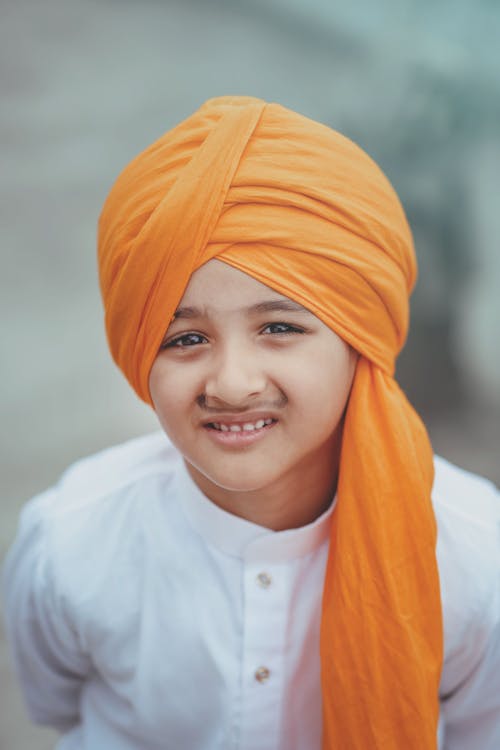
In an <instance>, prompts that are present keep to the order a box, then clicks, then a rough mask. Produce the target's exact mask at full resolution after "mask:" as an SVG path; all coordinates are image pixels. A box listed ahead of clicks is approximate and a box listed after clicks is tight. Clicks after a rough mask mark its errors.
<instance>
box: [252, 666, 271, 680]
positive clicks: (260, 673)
mask: <svg viewBox="0 0 500 750" xmlns="http://www.w3.org/2000/svg"><path fill="white" fill-rule="evenodd" d="M270 674H271V673H270V671H269V670H268V668H267V667H259V668H258V669H256V670H255V679H256V680H257V682H267V681H268V679H269V675H270Z"/></svg>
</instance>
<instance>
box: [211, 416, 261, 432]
mask: <svg viewBox="0 0 500 750" xmlns="http://www.w3.org/2000/svg"><path fill="white" fill-rule="evenodd" d="M272 421H273V420H272V419H258V420H257V421H256V422H255V423H254V422H245V423H244V424H243V425H241V424H230V425H227V424H223V423H222V422H212V424H213V426H214V427H215V429H216V430H220V431H221V432H252V430H261V429H262V428H263V427H265V426H266V425H268V424H271V423H272Z"/></svg>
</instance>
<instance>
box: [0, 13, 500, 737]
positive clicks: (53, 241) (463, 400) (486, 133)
mask: <svg viewBox="0 0 500 750" xmlns="http://www.w3.org/2000/svg"><path fill="white" fill-rule="evenodd" d="M0 12H1V17H0V62H1V66H0V72H1V76H0V92H1V109H0V130H1V135H2V138H1V143H0V162H1V168H0V196H1V200H0V211H1V215H0V219H1V252H2V273H1V282H0V283H1V297H0V306H1V323H2V339H1V340H2V346H1V349H0V356H1V358H2V360H1V373H2V388H1V394H0V408H1V419H2V427H3V429H2V436H1V441H2V444H1V467H0V468H1V477H2V481H1V493H2V497H1V505H0V514H1V515H0V518H1V526H0V561H1V559H2V558H3V556H4V554H5V551H6V549H7V547H8V544H9V542H10V541H11V539H12V537H13V535H14V532H15V527H16V523H17V517H18V513H19V510H20V508H21V505H22V504H23V502H25V500H26V499H27V498H28V497H30V496H31V495H32V494H34V493H35V492H37V491H39V490H41V489H43V488H44V487H46V486H47V485H49V484H50V483H52V482H54V481H55V480H56V478H57V476H58V474H59V473H60V472H61V471H62V470H63V468H64V467H65V466H66V465H67V464H68V463H69V462H71V461H73V460H74V459H76V458H77V457H79V456H81V455H85V454H88V453H92V452H93V451H95V450H97V449H99V448H101V447H103V446H105V445H108V444H110V443H113V442H118V441H120V440H123V439H125V438H127V437H129V436H132V435H135V434H139V433H141V432H144V431H147V430H149V429H151V427H153V426H154V425H155V421H154V418H153V415H152V414H151V413H150V412H149V410H148V409H146V407H144V406H142V405H141V404H140V403H138V402H137V400H136V399H135V397H134V396H133V394H132V393H131V392H130V391H129V389H128V386H127V385H126V384H125V382H124V381H123V380H122V377H121V376H120V374H119V373H118V372H117V371H116V370H115V368H114V366H113V365H112V363H111V361H110V359H109V356H108V354H107V350H106V344H105V339H104V334H103V330H102V312H101V305H100V300H99V296H98V289H97V283H96V267H95V224H96V219H97V216H98V213H99V210H100V206H101V204H102V201H103V199H104V197H105V195H106V192H107V190H108V189H109V187H110V185H111V182H112V181H113V179H114V178H115V176H116V175H117V173H118V171H119V170H120V169H121V168H122V167H123V166H124V165H125V163H126V162H127V161H128V160H129V159H130V158H131V157H132V156H134V155H135V154H136V153H137V152H138V151H139V150H141V149H142V148H143V147H145V146H146V145H148V144H149V142H150V141H152V140H153V139H155V138H157V137H158V136H159V135H160V134H161V133H162V132H164V131H165V130H166V129H168V128H169V127H171V126H172V125H174V124H175V123H176V122H177V121H179V120H180V119H182V118H183V117H185V116H187V115H188V114H190V113H191V112H192V111H193V110H194V109H196V108H197V107H198V106H199V104H200V103H201V102H202V101H203V100H204V99H206V98H208V97H211V96H216V95H220V94H228V93H235V94H238V93H241V94H251V95H256V96H261V97H263V98H265V99H268V100H275V101H278V102H280V103H282V104H284V105H286V106H289V107H291V108H294V109H297V110H299V111H301V112H303V113H304V114H306V115H308V116H310V117H313V118H316V119H319V120H321V121H323V122H326V123H328V124H331V125H332V126H334V127H335V128H337V129H339V130H342V131H343V132H345V133H346V134H347V135H350V136H351V137H353V138H354V139H355V140H357V141H358V142H359V143H360V144H361V145H362V146H363V147H364V148H366V149H367V150H368V151H369V152H370V153H371V154H372V156H373V157H374V158H375V159H376V160H377V161H378V162H379V163H380V164H381V165H382V166H383V168H384V169H385V171H386V172H387V173H388V175H389V176H390V178H391V179H392V181H393V183H394V184H395V186H396V189H397V190H398V192H399V193H400V195H401V197H402V199H403V202H404V204H405V206H406V209H407V212H408V215H409V218H410V222H411V224H412V226H413V228H414V232H415V238H416V245H417V251H418V255H419V260H420V269H421V277H420V281H419V285H418V287H417V291H416V293H415V295H414V298H413V302H412V310H413V324H414V325H413V329H412V333H411V336H410V340H409V343H408V347H407V349H406V351H405V353H404V355H403V357H402V359H401V364H400V368H399V374H400V378H401V381H402V383H403V385H404V387H405V388H406V390H407V391H408V393H409V395H410V398H411V399H412V400H413V401H414V403H415V404H416V405H417V407H418V408H419V409H420V410H421V412H422V413H423V414H424V417H425V419H426V421H427V424H428V426H429V429H430V432H431V436H432V438H433V441H434V444H435V447H436V449H437V450H438V451H439V452H441V453H442V454H444V455H445V456H447V457H448V458H450V459H451V460H454V461H456V462H458V463H461V464H462V465H463V466H465V467H467V468H470V469H472V470H475V471H478V472H481V473H484V474H486V475H487V476H489V477H491V478H492V479H494V480H496V481H497V483H498V482H499V481H500V468H499V466H500V462H499V460H498V459H499V452H498V445H499V437H500V429H499V416H500V375H499V373H500V347H499V346H498V332H497V329H498V327H499V322H500V304H499V289H500V252H499V249H500V240H499V237H500V211H499V192H500V191H499V177H498V175H499V174H500V138H499V122H500V121H499V114H500V96H499V94H500V81H499V76H500V73H499V71H500V56H499V53H498V51H497V48H498V39H499V38H500V10H499V9H498V5H497V4H496V3H494V2H492V1H490V2H488V0H482V1H479V0H477V1H476V2H475V3H469V2H466V1H465V0H453V1H452V0H448V1H445V0H442V1H441V2H440V3H439V4H437V3H431V2H430V0H406V1H405V0H384V1H383V2H378V3H372V2H369V0H365V1H363V2H353V3H343V2H338V3H336V2H333V1H332V0H328V1H327V0H323V1H321V0H307V2H306V0H267V1H266V2H265V1H264V0H255V1H254V2H252V1H251V0H247V1H246V2H245V1H244V0H234V1H233V2H229V1H226V2H224V1H223V0H220V1H214V2H210V1H209V0H206V1H205V2H202V1H201V0H199V2H196V1H195V0H183V1H182V2H181V0H179V1H178V2H175V1H174V0H172V1H170V2H167V1H165V2H160V0H157V1H156V2H155V1H154V0H142V2H139V1H138V0H136V1H135V2H134V0H122V1H121V2H119V1H118V0H101V2H97V1H96V0H94V1H92V0H64V1H63V0H45V2H43V3H42V2H36V1H35V0H19V1H18V2H14V1H13V0H12V2H8V1H7V0H3V1H2V2H0ZM53 740H54V735H53V734H52V733H51V732H49V731H45V730H40V729H34V728H31V727H30V725H29V722H28V720H27V718H26V717H25V714H24V710H23V708H22V705H21V702H20V698H19V695H18V692H17V687H16V686H15V683H14V681H13V679H12V677H11V676H10V672H9V668H8V664H7V654H6V649H5V643H4V640H3V637H2V631H1V630H0V748H1V750H26V749H27V748H35V747H36V748H38V749H39V750H44V749H45V748H49V747H51V746H52V744H53Z"/></svg>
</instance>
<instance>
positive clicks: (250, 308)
mask: <svg viewBox="0 0 500 750" xmlns="http://www.w3.org/2000/svg"><path fill="white" fill-rule="evenodd" d="M210 311H215V312H223V313H231V314H236V313H255V314H258V313H263V312H273V311H284V312H308V311H307V310H306V308H304V307H303V306H302V305H301V304H299V303H298V302H295V301H294V300H292V299H289V298H288V297H286V296H284V295H282V294H280V293H279V292H277V291H275V290H274V289H272V288H271V287H269V286H267V285H266V284H263V283H262V282H260V281H258V280H257V279H254V278H253V276H250V275H249V274H247V273H244V272H243V271H240V270H238V269H237V268H234V267H233V266H230V265H229V264H227V263H224V262H223V261H220V260H217V259H212V260H210V261H208V262H207V263H205V264H204V265H202V266H201V267H200V268H198V269H197V270H196V271H195V272H194V273H193V274H192V276H191V278H190V281H189V284H188V286H187V288H186V290H185V292H184V294H183V296H182V299H181V301H180V303H179V305H178V307H177V309H176V311H175V314H174V319H179V318H193V317H197V316H200V315H202V314H208V313H209V312H210Z"/></svg>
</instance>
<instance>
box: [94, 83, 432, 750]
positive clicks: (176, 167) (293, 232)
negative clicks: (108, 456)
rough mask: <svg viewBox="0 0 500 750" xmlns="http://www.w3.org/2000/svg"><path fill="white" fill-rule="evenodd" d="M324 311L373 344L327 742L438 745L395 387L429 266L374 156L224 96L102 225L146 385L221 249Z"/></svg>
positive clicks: (161, 153)
mask: <svg viewBox="0 0 500 750" xmlns="http://www.w3.org/2000/svg"><path fill="white" fill-rule="evenodd" d="M215 257H216V258H218V259H220V260H223V261H224V262H226V263H229V264H231V265H233V266H234V267H236V268H238V269H239V270H241V271H244V272H245V273H248V274H250V275H251V276H253V277H254V278H256V279H257V280H258V281H261V282H263V283H264V284H267V285H268V286H269V287H271V288H273V289H275V290H276V291H278V292H280V293H282V294H284V295H286V296H288V297H290V298H291V299H294V300H296V301H298V302H300V303H301V304H303V305H304V306H306V307H307V308H309V309H310V310H311V311H312V312H313V313H315V314H316V315H317V316H318V318H320V319H321V320H322V321H323V322H325V323H326V324H327V325H328V326H330V327H331V328H332V329H333V330H334V331H335V332H336V333H337V334H339V335H340V336H341V337H342V338H344V339H345V340H346V341H347V342H348V343H349V344H351V345H352V346H353V347H354V348H355V349H356V350H357V351H358V352H359V353H360V355H361V357H360V360H359V362H358V366H357V369H356V375H355V378H354V383H353V388H352V392H351V395H350V399H349V404H348V408H347V412H346V418H345V425H344V433H343V441H342V453H341V460H340V469H339V479H338V488H337V495H338V503H337V508H336V511H335V513H334V518H333V522H332V528H331V537H330V549H329V557H328V562H327V566H326V575H325V584H324V599H323V610H322V623H321V665H322V691H323V729H324V748H328V749H329V750H333V748H338V747H349V748H351V749H352V750H366V748H367V747H370V748H373V749H374V750H376V749H377V748H380V749H382V748H383V750H396V749H397V750H400V748H401V747H404V748H406V750H412V749H415V750H417V749H418V750H423V749H424V748H425V749H426V750H427V749H430V748H435V747H436V736H437V720H438V685H439V679H440V674H441V668H442V658H443V642H442V641H443V636H442V612H441V601H440V592H439V580H438V572H437V564H436V554H435V547H436V523H435V518H434V514H433V511H432V506H431V500H430V492H431V487H432V481H433V463H432V451H431V447H430V443H429V440H428V437H427V434H426V431H425V429H424V427H423V425H422V423H421V421H420V419H419V418H418V416H417V415H416V414H415V412H414V411H413V409H412V408H411V406H410V405H409V404H408V402H407V400H406V398H405V397H404V395H403V393H402V392H401V390H400V389H399V387H398V385H397V384H396V382H395V380H394V378H393V373H394V363H395V358H396V356H397V354H398V352H399V350H400V348H401V346H402V345H403V343H404V340H405V336H406V332H407V327H408V296H409V293H410V291H411V289H412V287H413V284H414V282H415V276H416V264H415V257H414V252H413V245H412V238H411V233H410V231H409V228H408V224H407V221H406V218H405V215H404V212H403V209H402V208H401V205H400V203H399V200H398V198H397V196H396V194H395V192H394V190H393V189H392V187H391V185H390V184H389V182H388V180H387V179H386V178H385V176H384V175H383V174H382V172H381V171H380V169H379V168H378V167H377V166H376V164H375V163H374V162H373V161H372V160H371V159H370V158H369V157H368V156H367V155H366V154H365V153H364V152H363V151H362V150H361V149H359V148H358V147H357V146H356V145H354V144H353V143H352V142H351V141H349V140H348V139H346V138H344V137H343V136H342V135H340V134H339V133H336V132H334V131H332V130H331V129H329V128H327V127H325V126H323V125H320V124H319V123H315V122H313V121H311V120H308V119H307V118H305V117H302V116H300V115H298V114H296V113H294V112H291V111H289V110H287V109H285V108H283V107H281V106H279V105H277V104H267V103H265V102H263V101H261V100H258V99H253V98H248V97H223V98H219V99H214V100H210V101H208V102H206V103H205V104H204V105H203V106H202V107H201V108H200V110H198V111H197V112H196V113H195V114H194V115H192V116H191V117H189V118H188V119H187V120H185V121H184V122H183V123H181V124H180V125H178V126H177V127H176V128H174V129H173V130H171V131H169V132H167V133H166V134H165V135H164V136H163V137H162V138H160V139H159V140H158V141H156V142H155V143H154V144H153V145H152V146H150V147H149V148H148V149H146V150H145V151H144V152H143V153H142V154H140V155H139V156H138V157H137V158H136V159H135V160H134V161H132V163H131V164H130V165H129V166H128V167H127V168H126V169H125V170H124V171H123V172H122V174H121V175H120V176H119V178H118V180H117V182H116V183H115V185H114V187H113V188H112V190H111V192H110V195H109V197H108V199H107V201H106V203H105V205H104V208H103V212H102V214H101V218H100V223H99V268H100V279H101V289H102V295H103V300H104V306H105V312H106V327H107V334H108V340H109V345H110V348H111V351H112V354H113V357H114V358H115V360H116V362H117V364H118V365H119V367H120V368H121V369H122V370H123V372H124V373H125V375H126V377H127V378H128V380H129V381H130V383H131V384H132V386H133V387H134V388H135V390H136V391H137V393H138V394H139V396H140V397H141V398H142V399H144V400H145V401H147V402H149V403H151V399H150V394H149V390H148V377H149V372H150V369H151V365H152V363H153V361H154V359H155V357H156V354H157V352H158V349H159V346H160V343H161V341H162V338H163V336H164V334H165V331H166V329H167V327H168V324H169V322H170V320H171V319H172V316H173V314H174V312H175V309H176V307H177V305H178V303H179V301H180V299H181V297H182V294H183V292H184V289H185V287H186V285H187V283H188V281H189V278H190V275H191V274H192V272H193V271H194V270H196V268H198V267H199V266H201V265H202V264H203V263H204V262H206V261H208V260H209V259H211V258H215Z"/></svg>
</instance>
